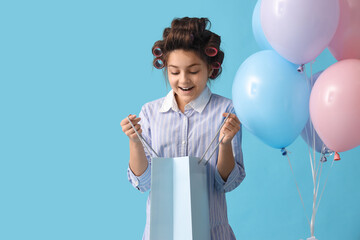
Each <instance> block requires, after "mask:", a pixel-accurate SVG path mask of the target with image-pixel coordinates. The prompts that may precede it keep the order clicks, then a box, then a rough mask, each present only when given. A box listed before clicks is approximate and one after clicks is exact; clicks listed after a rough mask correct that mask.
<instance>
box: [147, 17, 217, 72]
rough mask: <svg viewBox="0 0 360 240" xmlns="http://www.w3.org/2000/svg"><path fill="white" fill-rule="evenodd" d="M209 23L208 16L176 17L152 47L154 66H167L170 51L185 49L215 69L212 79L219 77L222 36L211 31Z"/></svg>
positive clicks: (159, 67)
mask: <svg viewBox="0 0 360 240" xmlns="http://www.w3.org/2000/svg"><path fill="white" fill-rule="evenodd" d="M208 25H211V23H210V21H209V19H207V18H189V17H184V18H175V19H174V20H173V21H172V22H171V27H169V28H165V29H164V32H163V39H162V40H159V41H156V42H155V43H154V46H153V47H152V53H153V54H154V56H155V58H154V61H153V65H154V67H156V68H158V69H161V68H163V67H166V66H167V62H166V61H167V58H168V56H169V53H170V52H171V51H173V50H176V49H183V50H186V51H194V52H195V53H196V54H198V56H199V57H200V58H201V59H203V60H204V61H205V62H206V63H207V64H208V65H210V66H212V68H213V69H214V71H213V74H212V75H211V76H210V79H215V78H217V77H218V76H219V75H220V73H221V71H222V67H221V65H222V63H223V60H224V52H223V51H221V50H220V43H221V38H220V36H219V35H217V34H215V33H213V32H211V31H209V30H208V29H207V27H208ZM209 28H210V27H209Z"/></svg>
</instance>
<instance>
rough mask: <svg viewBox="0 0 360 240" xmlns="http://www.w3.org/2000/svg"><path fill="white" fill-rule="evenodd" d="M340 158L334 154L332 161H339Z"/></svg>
mask: <svg viewBox="0 0 360 240" xmlns="http://www.w3.org/2000/svg"><path fill="white" fill-rule="evenodd" d="M340 159H341V158H340V155H339V154H338V153H337V152H335V155H334V161H339V160H340Z"/></svg>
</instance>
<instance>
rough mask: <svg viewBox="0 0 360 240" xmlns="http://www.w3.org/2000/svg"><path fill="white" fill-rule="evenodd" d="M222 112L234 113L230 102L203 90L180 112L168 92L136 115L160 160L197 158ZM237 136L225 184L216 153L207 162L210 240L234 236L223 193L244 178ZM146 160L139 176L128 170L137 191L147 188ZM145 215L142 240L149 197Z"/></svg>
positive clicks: (210, 138)
mask: <svg viewBox="0 0 360 240" xmlns="http://www.w3.org/2000/svg"><path fill="white" fill-rule="evenodd" d="M224 112H231V113H234V108H233V105H232V101H231V100H230V99H227V98H225V97H222V96H219V95H217V94H212V93H211V91H210V89H209V88H208V87H205V89H204V91H203V92H202V93H201V95H200V96H199V97H198V98H197V99H195V100H193V101H192V102H190V103H189V104H187V105H186V106H185V111H184V113H182V112H181V111H180V110H179V108H178V106H177V103H176V100H175V97H174V93H173V91H172V90H171V91H170V92H169V94H168V95H167V96H166V97H164V98H161V99H158V100H155V101H152V102H149V103H146V104H145V105H144V106H143V107H142V109H141V112H140V114H139V117H140V118H141V121H140V125H141V128H142V136H143V137H144V139H145V140H146V141H147V142H148V143H149V144H150V145H151V147H152V148H153V149H154V150H155V151H156V152H157V153H158V154H159V156H160V157H165V158H172V157H183V156H191V157H198V158H201V156H202V155H203V154H204V152H205V150H206V148H207V146H209V144H210V142H211V140H212V139H213V137H214V136H215V134H216V132H217V130H218V128H219V127H220V125H221V123H222V121H223V120H224V118H223V116H222V114H223V113H224ZM241 136H242V133H241V129H240V131H239V132H238V133H237V134H236V135H235V137H234V138H233V140H232V148H233V154H234V158H235V161H236V164H235V167H234V169H233V170H232V172H231V173H230V175H229V177H228V179H227V181H226V182H225V181H224V180H223V179H222V177H221V176H220V174H219V172H218V170H217V167H216V165H217V159H218V151H217V152H216V153H215V154H214V155H213V156H212V158H211V159H210V161H209V163H210V167H209V168H208V169H209V171H208V181H209V184H208V185H209V186H210V187H209V207H210V209H209V210H210V211H209V212H210V227H211V240H230V239H231V240H233V239H235V235H234V233H233V231H232V229H231V227H230V225H229V223H228V218H227V207H226V199H225V192H229V191H231V190H233V189H235V188H236V187H237V186H238V185H239V184H240V183H241V182H242V180H243V179H244V177H245V169H244V163H243V154H242V150H241ZM216 142H218V140H217V141H216ZM215 146H216V143H213V145H212V147H213V148H214V147H215ZM213 148H212V149H213ZM145 152H146V151H145ZM146 154H148V153H146ZM210 154H211V151H209V152H208V153H207V156H205V159H208V158H209V157H210ZM147 159H148V161H149V164H148V168H147V169H146V171H145V172H144V173H143V174H142V175H141V176H135V175H134V173H133V172H132V171H131V169H130V168H128V178H129V181H130V182H131V184H132V185H133V186H134V187H135V188H137V189H139V190H140V191H141V192H145V191H147V190H149V189H150V183H151V158H150V156H149V155H147ZM146 215H147V218H146V226H145V231H144V235H143V240H147V239H149V224H150V196H149V198H148V200H147V206H146Z"/></svg>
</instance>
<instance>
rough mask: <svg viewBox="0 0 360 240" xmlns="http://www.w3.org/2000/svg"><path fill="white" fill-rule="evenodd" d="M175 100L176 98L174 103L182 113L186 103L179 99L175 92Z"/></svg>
mask: <svg viewBox="0 0 360 240" xmlns="http://www.w3.org/2000/svg"><path fill="white" fill-rule="evenodd" d="M175 100H176V103H177V105H178V108H179V109H180V111H181V112H182V113H184V111H185V105H186V104H187V103H186V102H184V101H181V100H180V99H179V97H178V96H177V95H176V94H175Z"/></svg>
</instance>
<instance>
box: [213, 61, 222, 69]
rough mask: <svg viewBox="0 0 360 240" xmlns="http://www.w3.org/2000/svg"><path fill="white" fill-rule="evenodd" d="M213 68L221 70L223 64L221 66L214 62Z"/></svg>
mask: <svg viewBox="0 0 360 240" xmlns="http://www.w3.org/2000/svg"><path fill="white" fill-rule="evenodd" d="M211 67H212V68H213V69H219V68H220V67H221V64H220V63H219V62H213V63H212V64H211Z"/></svg>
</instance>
